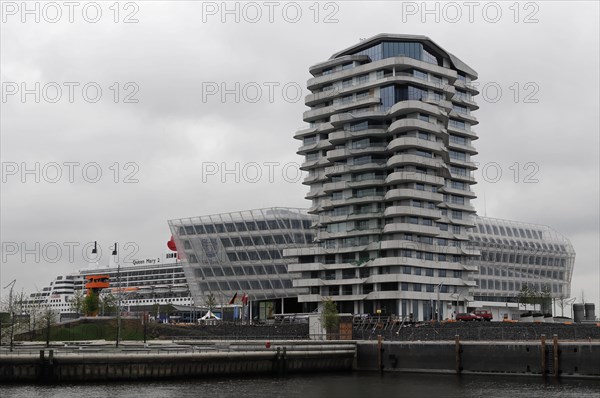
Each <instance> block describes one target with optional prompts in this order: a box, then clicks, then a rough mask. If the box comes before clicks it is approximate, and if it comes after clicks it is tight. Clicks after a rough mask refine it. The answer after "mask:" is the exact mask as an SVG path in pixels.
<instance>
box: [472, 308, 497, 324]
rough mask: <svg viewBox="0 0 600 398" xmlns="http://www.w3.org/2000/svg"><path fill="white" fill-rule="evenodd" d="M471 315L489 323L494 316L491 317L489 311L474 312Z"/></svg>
mask: <svg viewBox="0 0 600 398" xmlns="http://www.w3.org/2000/svg"><path fill="white" fill-rule="evenodd" d="M473 314H475V315H477V316H479V317H481V318H482V319H483V320H484V321H488V322H489V321H491V320H492V319H494V316H493V315H492V312H491V311H488V310H475V311H473Z"/></svg>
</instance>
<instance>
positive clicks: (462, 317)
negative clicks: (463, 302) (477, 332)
mask: <svg viewBox="0 0 600 398" xmlns="http://www.w3.org/2000/svg"><path fill="white" fill-rule="evenodd" d="M456 320H457V321H463V322H467V321H481V320H483V318H482V317H480V316H479V315H475V314H474V313H472V312H470V313H467V312H461V313H459V314H456Z"/></svg>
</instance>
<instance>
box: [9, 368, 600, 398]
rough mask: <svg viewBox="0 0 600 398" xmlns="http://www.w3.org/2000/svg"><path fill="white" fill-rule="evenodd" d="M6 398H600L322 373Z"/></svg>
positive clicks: (495, 383)
mask: <svg viewBox="0 0 600 398" xmlns="http://www.w3.org/2000/svg"><path fill="white" fill-rule="evenodd" d="M0 395H1V396H2V397H3V398H8V397H27V398H29V397H44V398H49V397H56V398H70V397H78V398H79V397H86V398H92V397H104V398H105V397H143V398H155V397H170V398H172V397H177V398H185V397H215V398H225V397H244V398H253V397H256V398H259V397H260V398H264V397H298V398H300V397H301V398H316V397H323V398H325V397H327V398H336V397H344V398H349V397H361V398H366V397H486V398H493V397H511V398H518V397H527V398H541V397H544V398H554V397H556V398H559V397H560V398H584V397H594V398H597V397H598V396H600V380H592V379H567V378H563V379H561V380H560V381H555V380H553V379H552V378H548V379H547V380H546V381H544V380H543V379H542V378H541V377H528V376H511V377H507V376H484V375H463V376H455V375H441V374H409V373H402V374H401V373H385V374H383V375H380V374H379V373H371V372H354V373H343V374H341V373H333V374H332V373H323V374H317V375H315V374H307V375H293V376H287V377H282V378H274V377H266V376H265V377H258V376H257V377H252V378H249V377H248V378H240V377H235V378H231V377H223V378H211V379H199V380H177V381H160V382H128V383H106V384H64V385H56V386H41V385H4V386H0Z"/></svg>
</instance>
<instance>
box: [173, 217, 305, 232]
mask: <svg viewBox="0 0 600 398" xmlns="http://www.w3.org/2000/svg"><path fill="white" fill-rule="evenodd" d="M309 227H310V220H298V219H291V220H261V221H246V222H236V223H225V224H195V225H187V226H184V227H179V233H180V235H200V234H216V233H226V232H246V231H266V230H274V229H301V228H304V229H307V228H309Z"/></svg>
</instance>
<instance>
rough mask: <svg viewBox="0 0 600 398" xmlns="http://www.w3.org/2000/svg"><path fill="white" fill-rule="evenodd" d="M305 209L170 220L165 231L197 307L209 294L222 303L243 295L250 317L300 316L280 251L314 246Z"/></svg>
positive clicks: (295, 292)
mask: <svg viewBox="0 0 600 398" xmlns="http://www.w3.org/2000/svg"><path fill="white" fill-rule="evenodd" d="M311 224H312V217H311V216H310V215H308V214H307V213H306V211H305V210H304V209H293V208H269V209H256V210H248V211H238V212H233V213H225V214H215V215H208V216H200V217H192V218H183V219H177V220H170V221H169V227H170V228H171V233H172V234H173V238H174V240H175V243H176V245H177V250H178V252H179V255H180V257H181V260H182V262H183V264H184V270H185V274H186V277H187V281H188V284H189V286H190V290H191V292H192V295H193V296H194V298H196V304H197V305H203V304H205V303H206V300H207V299H208V296H209V295H212V296H213V297H214V298H215V299H216V300H217V302H218V303H224V304H227V303H228V302H229V301H230V300H231V299H232V298H233V297H234V296H235V295H236V294H237V298H238V299H241V297H242V294H243V293H246V294H248V297H249V300H250V303H251V311H252V314H253V315H252V317H253V318H254V317H258V318H259V319H266V318H269V317H271V316H272V315H273V314H275V313H283V312H303V311H304V309H303V308H302V306H301V305H300V306H298V301H297V297H298V296H299V295H301V294H303V293H305V291H306V289H305V288H299V287H294V286H293V284H292V278H291V276H290V274H289V273H288V268H287V265H288V263H289V262H290V259H284V258H283V256H282V252H283V249H285V248H290V247H306V246H308V245H309V244H311V243H312V242H313V239H314V236H313V231H312V230H311V229H310V227H311Z"/></svg>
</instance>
